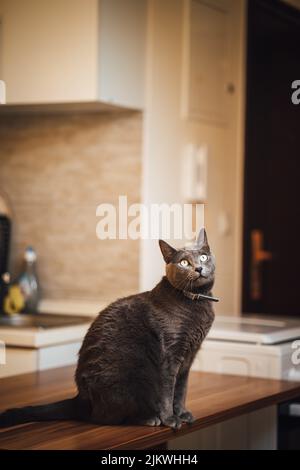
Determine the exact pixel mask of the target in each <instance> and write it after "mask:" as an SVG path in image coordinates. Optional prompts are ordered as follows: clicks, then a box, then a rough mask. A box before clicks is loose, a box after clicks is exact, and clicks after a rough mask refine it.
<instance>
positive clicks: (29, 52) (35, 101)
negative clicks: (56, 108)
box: [0, 0, 147, 109]
mask: <svg viewBox="0 0 300 470" xmlns="http://www.w3.org/2000/svg"><path fill="white" fill-rule="evenodd" d="M146 2H147V0H0V79H1V80H4V81H5V84H6V101H7V105H29V106H32V105H33V106H34V105H41V104H42V105H50V106H51V105H68V104H69V105H71V106H74V105H76V104H82V105H84V106H87V107H89V105H91V106H93V105H94V106H97V105H99V103H104V104H107V105H115V106H121V107H126V108H133V109H142V108H143V102H144V60H145V31H146ZM5 107H6V106H1V108H2V109H3V108H5ZM8 107H9V106H8Z"/></svg>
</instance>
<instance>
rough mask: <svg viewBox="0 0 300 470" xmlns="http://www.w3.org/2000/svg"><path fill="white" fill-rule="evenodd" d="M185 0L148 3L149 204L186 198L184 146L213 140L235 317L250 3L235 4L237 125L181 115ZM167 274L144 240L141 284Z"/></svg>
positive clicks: (210, 222) (225, 276)
mask: <svg viewBox="0 0 300 470" xmlns="http://www.w3.org/2000/svg"><path fill="white" fill-rule="evenodd" d="M184 1H186V0H164V1H163V2H162V1H161V0H149V4H148V8H149V14H148V32H147V86H146V90H147V93H146V110H147V111H146V113H145V123H144V168H143V201H144V202H145V203H146V204H148V203H151V202H152V203H153V202H158V203H159V202H170V203H172V202H184V201H183V200H182V197H181V195H180V184H181V181H180V170H181V158H182V149H183V147H184V145H185V144H187V143H189V142H196V143H197V142H203V143H206V144H207V145H208V149H209V170H208V198H207V203H206V206H205V224H206V227H207V230H208V235H209V240H210V244H211V246H212V248H213V251H214V252H215V255H216V259H217V276H216V277H217V280H216V286H215V294H216V295H217V296H219V297H220V298H221V302H220V304H219V305H218V308H217V310H218V311H219V312H222V313H228V314H233V313H238V312H239V310H240V284H241V271H240V265H241V229H242V221H241V207H242V161H243V121H244V113H243V99H244V94H243V87H244V78H243V76H244V44H245V41H244V35H245V25H244V22H245V2H244V0H241V1H239V2H236V1H234V2H232V4H233V10H232V14H233V31H232V34H233V38H234V42H233V48H234V51H233V52H234V54H233V57H234V60H233V64H232V69H233V70H232V73H233V77H232V78H233V82H234V84H235V87H236V92H235V94H234V95H233V96H232V103H231V114H230V121H229V125H228V126H227V127H220V126H216V125H209V124H207V123H204V122H201V121H191V120H185V119H183V118H182V117H181V87H182V81H181V80H182V67H183V25H184V19H183V18H184V15H183V12H184ZM224 211H225V212H226V213H228V215H229V218H230V221H231V228H230V233H229V234H228V235H227V236H221V235H220V233H219V231H218V217H219V216H220V215H221V214H222V213H223V212H224ZM162 274H163V262H162V260H161V255H160V252H159V249H158V246H157V241H144V242H142V246H141V280H140V281H141V282H140V283H141V289H149V288H151V287H152V286H153V285H154V283H155V282H157V281H158V280H159V278H160V277H161V275H162Z"/></svg>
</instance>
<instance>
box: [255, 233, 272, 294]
mask: <svg viewBox="0 0 300 470" xmlns="http://www.w3.org/2000/svg"><path fill="white" fill-rule="evenodd" d="M272 258H273V254H272V253H271V252H270V251H267V250H265V249H264V235H263V232H262V231H261V230H258V229H254V230H252V231H251V273H250V296H251V299H252V300H260V299H261V298H262V264H263V263H264V262H265V261H270V260H271V259H272Z"/></svg>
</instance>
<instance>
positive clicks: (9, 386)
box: [0, 367, 300, 450]
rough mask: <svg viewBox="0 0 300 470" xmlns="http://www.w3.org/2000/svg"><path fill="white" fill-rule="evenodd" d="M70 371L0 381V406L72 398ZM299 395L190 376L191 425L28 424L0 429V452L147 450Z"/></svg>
mask: <svg viewBox="0 0 300 470" xmlns="http://www.w3.org/2000/svg"><path fill="white" fill-rule="evenodd" d="M73 374H74V367H62V368H59V369H52V370H48V371H43V372H36V373H30V374H24V375H19V376H15V377H8V378H4V379H1V380H0V407H1V410H4V409H6V408H8V407H16V406H23V405H28V404H38V403H47V402H51V401H56V400H60V399H64V398H66V397H70V396H72V395H73V394H74V391H75V387H74V382H73ZM299 396H300V382H286V381H279V380H267V379H258V378H253V377H241V376H232V375H221V374H211V373H204V372H192V373H191V377H190V384H189V392H188V402H189V409H190V410H191V411H192V412H193V413H194V416H195V417H196V421H195V423H193V424H192V425H183V426H182V428H181V429H180V430H178V431H176V432H174V431H172V430H171V429H169V428H166V427H158V428H152V427H147V426H95V425H91V424H84V423H78V422H71V421H61V422H48V423H32V424H31V423H30V424H26V425H20V426H17V427H14V428H10V429H3V430H0V449H80V450H84V449H97V450H99V449H145V448H149V447H155V446H158V445H160V444H162V443H164V442H166V441H168V440H170V439H172V438H174V437H178V436H180V435H183V434H186V433H190V432H193V431H195V430H197V429H200V428H204V427H207V426H209V425H210V424H214V423H218V422H221V421H225V420H226V419H228V418H232V417H234V416H239V415H241V414H243V413H247V412H250V411H254V410H257V409H259V408H263V407H266V406H269V405H275V404H278V403H280V402H283V401H286V400H289V399H293V398H296V397H299Z"/></svg>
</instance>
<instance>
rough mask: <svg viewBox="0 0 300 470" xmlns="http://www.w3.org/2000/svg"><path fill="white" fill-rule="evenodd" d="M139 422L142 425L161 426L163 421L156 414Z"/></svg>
mask: <svg viewBox="0 0 300 470" xmlns="http://www.w3.org/2000/svg"><path fill="white" fill-rule="evenodd" d="M139 424H141V425H142V426H160V424H161V421H160V418H159V417H158V416H154V417H153V418H149V419H146V420H145V421H141V422H140V423H139Z"/></svg>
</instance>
